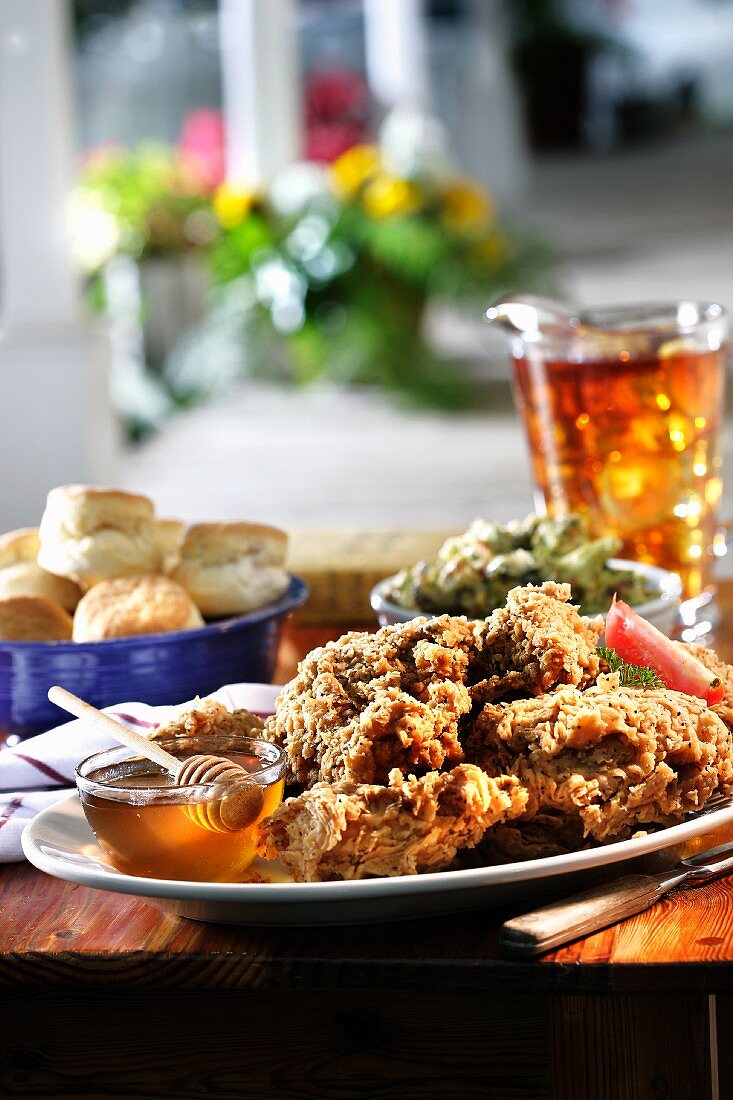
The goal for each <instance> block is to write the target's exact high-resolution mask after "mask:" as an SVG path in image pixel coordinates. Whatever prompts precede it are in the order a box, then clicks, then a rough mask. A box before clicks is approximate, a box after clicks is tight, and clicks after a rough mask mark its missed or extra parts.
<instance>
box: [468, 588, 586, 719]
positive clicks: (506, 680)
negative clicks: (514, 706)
mask: <svg viewBox="0 0 733 1100" xmlns="http://www.w3.org/2000/svg"><path fill="white" fill-rule="evenodd" d="M570 597H571V591H570V585H569V584H557V583H555V582H554V581H546V582H545V583H544V584H542V585H539V586H538V587H534V586H533V585H527V586H526V587H524V588H513V589H512V590H511V592H510V593H509V594H508V596H507V599H506V605H505V606H504V607H502V608H498V609H497V610H496V611H494V613H493V614H492V615H491V616H490V618H489V619H487V620H486V624H485V625H484V626H482V627H481V628H480V629H477V648H476V655H475V658H474V660H473V662H472V666H471V677H472V683H473V685H474V686H473V687H472V690H471V694H472V699H473V701H474V703H477V702H481V703H488V702H492V701H494V700H496V699H501V698H502V697H506V696H507V695H509V694H511V695H520V694H522V695H542V694H544V692H546V691H550V690H551V689H552V688H554V687H557V686H558V685H560V684H576V685H578V686H580V687H583V686H586V685H588V684H590V683H593V681H594V680H595V679H596V677H597V676H598V673H599V671H600V660H599V658H598V655H597V653H596V646H597V645H598V640H599V638H600V636H601V634H602V632H603V619H602V618H601V617H600V616H599V617H597V618H595V619H590V620H589V619H584V618H582V617H581V615H579V614H578V609H577V607H575V606H574V605H573V604H571V603H569V600H570Z"/></svg>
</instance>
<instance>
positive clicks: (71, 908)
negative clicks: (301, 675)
mask: <svg viewBox="0 0 733 1100" xmlns="http://www.w3.org/2000/svg"><path fill="white" fill-rule="evenodd" d="M720 603H721V608H722V611H723V623H724V626H723V628H721V631H720V638H719V641H718V643H717V648H718V651H719V652H720V653H721V655H722V656H724V657H725V658H726V659H729V660H731V659H733V582H727V583H724V584H723V585H722V586H721V592H720ZM339 632H340V631H339V628H335V627H334V628H331V629H328V628H325V627H322V628H319V627H307V628H306V627H301V628H297V629H296V628H291V629H290V630H289V632H288V633H287V635H286V637H285V639H284V643H283V648H282V651H281V660H280V666H279V668H278V678H282V679H285V678H286V677H288V676H289V675H290V674H291V673H292V671H293V668H294V665H295V662H296V661H297V659H298V658H299V656H301V655H302V654H303V653H305V652H307V650H308V649H310V648H312V647H313V646H314V645H317V644H321V643H322V642H323V641H325V640H326V639H327V638H329V637H333V636H336V635H337V634H338V633H339ZM729 839H733V827H731V828H729V829H727V830H725V831H721V832H720V833H719V834H715V835H714V836H713V837H711V843H713V842H714V843H722V842H723V841H725V840H729ZM525 907H526V906H525ZM516 911H517V910H516V908H515V909H505V910H491V909H487V910H482V911H477V912H472V913H465V914H457V915H451V916H447V917H440V918H430V919H426V920H418V921H409V922H395V923H391V924H382V925H379V924H373V925H363V926H352V927H341V928H322V929H321V928H305V929H299V928H287V929H276V928H272V929H268V928H247V927H235V926H224V925H214V924H200V923H196V922H194V921H189V920H185V919H183V918H178V917H174V916H170V915H167V914H164V913H162V912H161V911H160V910H158V909H156V908H154V907H153V906H151V905H148V904H147V903H146V902H144V901H142V900H141V899H137V898H135V897H128V896H125V895H120V894H113V893H108V892H104V891H96V890H91V889H89V888H87V887H84V886H77V885H74V884H72V883H67V882H62V881H60V880H57V879H54V878H51V877H49V876H48V875H44V874H42V873H41V872H39V871H37V870H35V869H34V868H33V867H31V866H30V865H28V864H26V863H18V864H11V865H6V866H3V867H0V985H17V984H20V985H32V986H37V985H39V984H43V985H47V984H53V985H57V986H74V987H76V986H79V985H80V984H81V985H84V984H88V985H92V986H93V985H96V986H99V985H110V984H116V985H123V986H128V987H137V988H139V987H145V986H151V987H152V986H155V987H157V988H163V989H175V988H180V989H187V988H201V989H205V988H222V989H235V988H236V989H242V988H249V989H272V990H277V989H284V988H290V989H293V988H303V989H305V988H311V989H313V988H334V987H338V988H341V989H349V988H353V989H363V988H365V987H369V988H385V989H387V988H391V989H395V988H400V989H412V988H415V989H417V988H424V986H425V980H426V972H429V974H430V981H431V989H438V988H441V989H446V990H450V989H452V990H460V989H461V988H463V987H464V986H465V984H466V983H467V982H470V985H471V988H472V989H486V990H487V991H488V990H491V989H496V990H498V989H501V990H502V991H504V992H511V991H513V992H557V993H572V992H577V993H596V992H597V993H600V992H615V993H636V992H653V991H661V990H664V991H666V992H687V993H702V992H731V991H733V966H731V965H730V964H731V963H733V877H731V878H729V879H724V880H720V881H718V882H715V883H712V884H710V885H708V886H705V887H701V888H696V889H691V890H688V891H681V892H679V893H677V894H675V895H673V896H672V897H669V898H667V899H666V900H664V901H662V902H661V903H659V904H658V905H656V906H654V907H653V908H652V909H650V910H648V911H647V912H646V913H643V914H640V915H639V916H636V917H633V918H631V919H630V920H627V921H624V922H623V923H621V924H618V925H616V926H614V927H613V928H609V929H606V930H605V931H603V932H599V933H597V934H595V935H593V936H589V937H587V938H586V939H583V940H580V941H578V942H576V943H574V944H571V945H570V946H568V947H564V948H562V949H560V950H558V951H555V952H552V953H550V954H548V955H545V956H543V957H542V958H541V959H540V960H534V961H515V960H512V959H509V958H506V957H505V956H503V955H502V953H501V951H500V949H499V947H498V942H497V941H498V930H499V926H500V924H501V922H502V921H503V920H504V919H506V917H507V916H508V915H510V914H511V913H512V912H516Z"/></svg>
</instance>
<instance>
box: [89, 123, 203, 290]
mask: <svg viewBox="0 0 733 1100" xmlns="http://www.w3.org/2000/svg"><path fill="white" fill-rule="evenodd" d="M218 183H219V180H218V179H213V180H212V178H211V176H210V175H208V174H207V166H206V165H205V164H204V163H203V162H200V161H199V160H198V159H197V158H196V157H195V156H194V154H193V153H192V152H188V151H186V149H185V147H184V148H182V147H179V148H177V149H172V148H170V147H168V146H165V145H158V144H155V143H153V142H146V143H144V144H142V145H140V146H138V148H136V149H126V148H124V147H123V146H116V145H109V146H102V147H101V148H99V149H95V150H94V151H93V152H92V153H90V154H89V156H88V157H87V158H86V160H85V162H84V164H83V166H82V171H81V174H80V177H79V180H78V182H77V186H76V188H75V190H74V193H73V195H72V200H71V231H72V250H73V256H74V259H75V260H76V262H77V264H78V265H79V267H80V268H81V269H82V270H83V271H85V272H86V273H88V274H95V273H96V272H98V271H99V270H101V269H102V268H103V267H104V265H105V264H106V263H108V262H109V261H110V260H111V259H112V258H113V257H114V256H116V255H120V254H122V255H126V256H131V257H133V258H134V259H136V260H143V259H146V258H147V257H149V256H165V257H170V256H178V255H180V254H181V253H184V252H187V251H189V250H191V249H194V248H200V247H202V246H204V245H207V244H208V243H209V242H210V241H211V240H212V238H213V237H214V235H215V234H216V231H217V226H216V222H215V220H214V218H213V216H212V213H211V194H212V192H213V189H214V188H215V187H216V185H217V184H218Z"/></svg>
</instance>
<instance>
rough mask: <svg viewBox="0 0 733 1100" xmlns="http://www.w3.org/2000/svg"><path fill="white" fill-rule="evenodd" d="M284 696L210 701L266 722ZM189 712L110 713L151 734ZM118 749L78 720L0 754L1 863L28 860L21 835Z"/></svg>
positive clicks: (227, 693) (248, 690) (252, 692)
mask: <svg viewBox="0 0 733 1100" xmlns="http://www.w3.org/2000/svg"><path fill="white" fill-rule="evenodd" d="M279 691H280V688H279V687H278V686H277V685H274V684H227V685H226V687H223V688H220V689H219V690H218V691H215V692H214V693H213V694H212V695H211V696H210V697H209V698H212V699H217V700H218V701H219V702H221V703H223V704H224V705H225V706H226V707H228V709H229V710H237V709H239V708H242V707H244V708H245V709H246V710H250V711H252V712H253V713H255V714H260V715H262V716H263V717H264V716H265V715H267V714H272V712H273V711H274V709H275V698H276V697H277V695H278V692H279ZM190 706H191V702H188V703H181V704H180V705H178V706H174V707H151V706H148V705H147V704H146V703H119V704H118V705H117V706H114V707H107V708H106V713H107V714H111V715H112V717H113V718H116V719H117V720H118V721H119V722H122V723H123V724H124V725H126V726H130V727H131V728H132V729H135V730H136V731H137V732H138V733H143V734H146V733H148V732H150V731H152V730H153V729H155V728H156V726H159V725H161V723H163V722H166V721H168V720H169V719H170V718H172V717H173V716H174V715H175V714H177V713H178V712H179V711H181V710H184V709H185V708H186V707H190ZM114 744H115V742H114V741H113V740H112V739H111V738H110V737H107V736H105V734H103V733H100V732H99V731H98V730H96V729H95V728H94V727H93V726H90V725H89V724H88V723H87V722H85V721H84V720H83V719H81V718H77V719H74V721H73V722H65V723H64V725H62V726H56V727H55V728H54V729H52V730H48V731H47V732H46V733H39V734H38V736H37V737H30V738H28V740H27V741H21V743H20V744H19V745H14V746H13V747H12V748H5V749H2V750H0V863H13V862H15V861H16V860H20V859H23V858H24V857H23V852H22V849H21V846H20V835H21V833H22V832H23V829H24V828H25V826H26V825H27V824H28V822H29V821H31V820H32V818H34V817H35V816H36V814H37V813H40V811H41V810H44V809H45V808H46V806H50V805H52V803H54V802H58V801H59V800H60V799H62V798H66V797H67V796H68V795H69V794H71V793H72V791H73V790H74V789H75V786H76V784H75V780H74V769H75V768H76V766H77V764H79V763H80V762H81V761H82V760H85V759H86V758H87V756H91V755H92V753H95V752H102V751H103V750H104V749H109V748H112V746H113V745H114Z"/></svg>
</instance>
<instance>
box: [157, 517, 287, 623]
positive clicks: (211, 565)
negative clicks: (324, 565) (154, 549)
mask: <svg viewBox="0 0 733 1100" xmlns="http://www.w3.org/2000/svg"><path fill="white" fill-rule="evenodd" d="M287 545H288V537H287V535H286V534H285V532H284V531H280V530H279V529H278V528H277V527H268V526H266V525H264V524H260V523H199V524H196V525H194V526H193V527H189V528H188V530H187V532H186V535H185V538H184V540H183V545H182V547H181V563H180V565H179V566H178V567H177V568H176V569H175V570H174V571H173V574H172V576H173V577H174V579H175V580H177V581H178V582H179V583H180V584H182V585H183V587H184V588H185V589H186V590H187V591H188V592H189V593H190V594H191V596H192V598H193V600H194V601H195V603H196V604H197V606H198V607H199V609H200V610H201V612H202V614H204V615H209V616H212V617H215V616H220V615H241V614H244V613H246V612H247V611H254V610H255V608H258V607H263V606H264V605H265V604H268V603H272V602H273V601H274V600H276V599H278V598H279V597H280V596H282V594H283V592H285V590H286V589H287V587H288V583H289V576H288V574H287V573H286V571H285V569H284V568H283V566H284V562H285V553H286V551H287Z"/></svg>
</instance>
